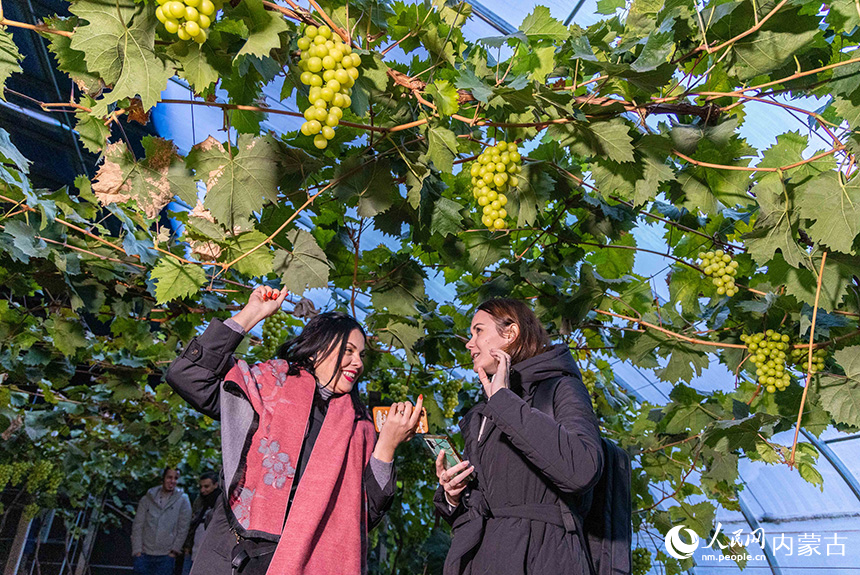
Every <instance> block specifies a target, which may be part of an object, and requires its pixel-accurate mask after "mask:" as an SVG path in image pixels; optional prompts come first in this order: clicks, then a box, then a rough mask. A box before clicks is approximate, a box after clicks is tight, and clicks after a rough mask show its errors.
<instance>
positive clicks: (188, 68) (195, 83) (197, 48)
mask: <svg viewBox="0 0 860 575" xmlns="http://www.w3.org/2000/svg"><path fill="white" fill-rule="evenodd" d="M167 51H168V54H170V57H171V58H173V59H174V60H176V61H177V62H178V63H179V65H180V66H181V67H182V69H181V70H179V72H178V75H179V77H180V78H183V79H184V80H186V81H187V82H188V84H189V85H190V86H191V87H192V88H194V91H195V92H197V93H201V92H203V91H204V90H205V89H206V88H208V87H209V86H211V85H212V84H213V83H215V82H217V81H218V78H219V73H218V70H217V69H215V66H213V64H212V63H211V61H210V60H214V58H215V57H214V55H213V53H212V48H211V47H209V46H208V44H198V43H197V42H182V41H180V42H174V43H173V44H171V45H170V47H169V48H168V50H167Z"/></svg>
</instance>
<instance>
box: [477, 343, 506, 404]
mask: <svg viewBox="0 0 860 575" xmlns="http://www.w3.org/2000/svg"><path fill="white" fill-rule="evenodd" d="M490 355H491V356H493V357H494V358H495V360H496V361H497V362H498V364H497V366H496V373H494V374H493V378H492V379H490V378H489V377H488V376H487V372H486V371H484V368H482V367H479V368H478V378H480V380H481V383H482V384H483V385H484V393H486V394H487V399H489V398H491V397H493V394H494V393H496V392H497V391H499V390H500V389H503V388H506V387H510V372H511V356H509V355H508V354H507V353H505V352H504V351H502V350H500V349H491V350H490Z"/></svg>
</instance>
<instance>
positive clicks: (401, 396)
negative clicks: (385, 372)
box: [388, 382, 409, 403]
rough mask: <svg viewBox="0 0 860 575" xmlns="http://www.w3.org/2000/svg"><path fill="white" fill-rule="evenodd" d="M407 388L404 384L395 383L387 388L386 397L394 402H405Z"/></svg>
mask: <svg viewBox="0 0 860 575" xmlns="http://www.w3.org/2000/svg"><path fill="white" fill-rule="evenodd" d="M408 393H409V387H408V386H407V385H406V384H404V383H399V382H395V383H392V384H391V385H389V386H388V395H389V396H390V397H391V399H392V400H394V402H395V403H396V402H400V401H407V400H408V399H409V398H408V397H407V394H408Z"/></svg>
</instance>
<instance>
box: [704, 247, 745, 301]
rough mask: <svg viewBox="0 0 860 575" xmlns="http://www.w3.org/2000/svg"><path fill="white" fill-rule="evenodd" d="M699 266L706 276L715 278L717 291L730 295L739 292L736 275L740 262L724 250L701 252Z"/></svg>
mask: <svg viewBox="0 0 860 575" xmlns="http://www.w3.org/2000/svg"><path fill="white" fill-rule="evenodd" d="M699 267H701V268H702V271H703V272H705V275H706V276H710V277H712V278H713V279H712V280H711V281H713V282H714V285H715V286H717V293H718V294H720V295H727V296H729V297H732V296H734V295H735V294H736V293H738V288H737V286H735V276H736V275H738V262H736V261H735V260H733V259H732V256H730V255H729V254H727V253H726V252H724V251H723V250H717V251H715V252H699Z"/></svg>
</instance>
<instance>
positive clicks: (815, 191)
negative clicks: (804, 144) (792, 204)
mask: <svg viewBox="0 0 860 575" xmlns="http://www.w3.org/2000/svg"><path fill="white" fill-rule="evenodd" d="M843 180H844V178H843V176H842V174H841V173H840V172H839V171H828V172H824V173H822V174H821V175H819V176H818V177H816V178H814V179H812V180H810V181H809V182H808V183H807V184H806V185H805V186H804V187H803V189H802V190H801V191H800V194H799V199H798V207H799V208H800V214H801V216H802V217H804V218H807V219H809V220H814V222H815V223H814V224H812V225H811V226H810V227H809V228H807V231H808V232H809V235H810V237H811V238H812V239H813V240H815V241H819V242H821V243H823V244H824V245H826V246H828V247H829V248H831V249H834V250H836V251H840V252H844V253H851V246H852V244H853V243H854V239H855V238H856V237H857V234H858V233H860V180H857V178H854V180H852V181H850V182H845V181H843Z"/></svg>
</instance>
